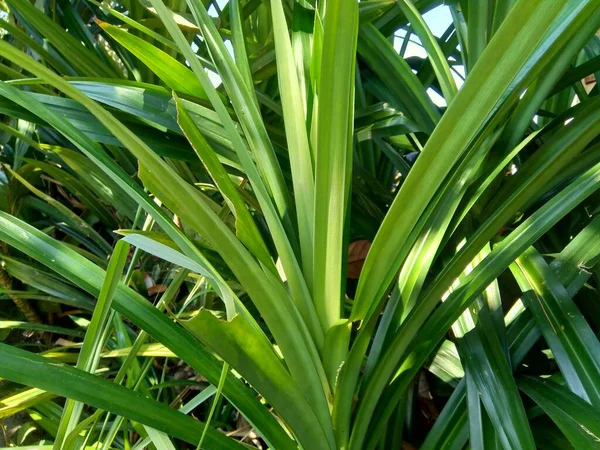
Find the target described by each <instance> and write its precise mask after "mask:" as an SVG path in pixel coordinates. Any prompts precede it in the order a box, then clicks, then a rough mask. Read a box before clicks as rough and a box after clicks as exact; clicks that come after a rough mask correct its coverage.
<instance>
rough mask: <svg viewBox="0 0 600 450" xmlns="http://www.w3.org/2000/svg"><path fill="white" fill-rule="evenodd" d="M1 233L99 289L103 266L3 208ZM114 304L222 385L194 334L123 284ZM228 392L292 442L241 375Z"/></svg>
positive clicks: (277, 437) (270, 433)
mask: <svg viewBox="0 0 600 450" xmlns="http://www.w3.org/2000/svg"><path fill="white" fill-rule="evenodd" d="M0 238H1V239H2V240H3V241H4V242H7V243H8V244H9V245H11V246H14V247H17V248H19V249H21V250H23V251H26V252H27V253H28V254H29V256H31V257H32V258H34V259H38V260H39V261H40V262H42V263H43V264H45V265H47V266H51V267H52V268H53V270H55V271H57V272H58V273H60V274H61V275H63V276H65V277H66V278H67V279H70V280H71V281H73V282H75V283H77V284H78V285H79V286H81V287H82V288H84V289H86V290H88V291H90V292H92V293H93V294H98V293H99V292H100V287H101V284H102V280H103V279H104V271H102V270H101V269H99V268H98V267H97V266H95V265H94V264H92V263H90V262H89V261H87V260H86V259H85V258H83V257H81V256H80V255H78V254H77V253H76V252H74V251H73V250H70V249H68V248H67V247H65V246H63V245H61V244H60V243H58V242H56V241H54V240H53V239H51V238H49V237H48V236H46V235H44V234H42V233H40V232H39V231H38V230H36V229H34V228H33V227H31V226H28V225H26V224H25V223H23V222H19V221H18V220H17V219H14V218H11V216H9V215H7V214H4V213H0ZM114 307H115V310H116V311H118V312H119V313H121V314H123V315H124V316H125V317H128V318H130V319H132V320H135V321H136V323H137V324H138V325H140V326H141V327H142V328H144V329H145V330H146V331H147V332H148V333H149V334H150V335H152V336H154V337H155V338H156V339H158V340H159V342H162V343H163V344H164V345H165V346H167V347H168V348H170V349H171V350H173V351H174V353H175V354H177V355H178V356H179V357H180V358H182V359H184V360H186V361H188V363H189V364H190V365H191V366H192V367H194V368H195V369H197V370H198V371H199V372H201V373H202V374H203V375H204V376H205V377H206V378H207V379H208V380H209V381H210V382H211V383H213V384H214V385H216V384H218V380H219V378H220V373H221V365H220V364H219V363H218V361H216V360H215V359H214V357H213V356H212V355H211V354H210V353H208V352H207V351H206V350H205V349H204V347H200V346H199V342H198V341H197V340H195V339H192V338H191V335H190V334H189V333H187V332H185V331H184V330H183V329H182V328H181V327H178V326H176V325H174V324H173V322H172V321H171V320H169V319H168V318H167V317H166V316H165V315H163V314H162V313H160V312H159V311H158V310H156V309H155V308H154V307H153V306H152V305H151V304H149V303H148V302H147V301H146V300H145V299H143V298H142V297H140V296H139V295H138V294H136V293H135V292H133V291H132V290H131V289H128V288H126V287H125V286H123V285H119V287H118V288H117V292H116V293H115V298H114ZM190 339H191V340H190ZM224 395H226V396H227V397H228V398H229V399H230V400H231V401H232V402H233V403H234V404H237V405H238V407H239V408H240V410H241V411H243V412H244V414H245V417H246V418H247V419H248V420H249V421H250V422H251V423H257V428H258V429H260V430H261V432H262V433H265V437H266V438H267V440H268V441H271V440H273V442H276V443H278V444H277V445H282V446H283V447H282V448H285V446H286V445H288V444H286V442H289V438H288V437H287V435H286V434H285V433H284V432H283V430H282V429H281V427H280V426H279V425H278V424H277V422H275V420H274V419H273V417H272V416H271V415H270V414H269V413H268V411H267V410H266V409H264V406H262V405H261V404H260V403H259V402H258V401H257V400H256V398H255V397H254V396H253V395H252V394H251V393H250V392H249V391H248V390H247V389H246V388H245V387H244V386H243V385H242V384H241V383H240V382H239V380H235V379H233V378H232V377H228V381H227V383H226V384H225V387H224ZM258 424H260V425H258ZM154 428H157V429H160V428H159V427H154ZM199 439H200V435H198V436H197V438H196V440H195V441H194V444H196V443H197V442H198V441H199Z"/></svg>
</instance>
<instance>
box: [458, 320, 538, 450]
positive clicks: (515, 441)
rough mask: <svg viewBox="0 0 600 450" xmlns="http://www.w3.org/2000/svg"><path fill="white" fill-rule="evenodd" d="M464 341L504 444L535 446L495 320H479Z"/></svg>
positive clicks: (467, 362)
mask: <svg viewBox="0 0 600 450" xmlns="http://www.w3.org/2000/svg"><path fill="white" fill-rule="evenodd" d="M481 318H482V317H481V316H480V320H481ZM488 319H489V318H488ZM460 345H461V347H462V348H463V349H464V351H463V352H462V355H463V361H464V363H465V366H466V369H467V373H468V374H469V376H472V377H473V381H474V384H475V386H476V387H477V392H478V393H479V396H480V398H481V401H482V403H483V405H484V406H485V410H486V412H487V414H488V415H489V417H490V419H491V421H492V424H493V425H494V429H495V430H496V433H497V435H498V438H499V439H500V442H502V445H503V447H504V448H522V449H532V450H535V448H536V446H535V442H534V441H533V435H532V434H531V429H530V428H529V422H528V420H527V415H526V414H525V408H524V407H523V403H522V402H521V398H520V396H519V391H518V389H517V385H516V384H515V382H514V379H513V376H512V372H511V368H510V366H509V365H508V362H507V361H506V358H505V356H504V352H503V350H502V347H501V345H500V341H499V340H498V336H497V335H496V333H495V331H494V329H493V326H492V323H491V320H487V321H483V322H481V323H480V324H478V326H476V327H475V329H474V330H473V331H471V332H470V333H467V334H466V335H465V336H464V337H463V339H462V340H461V344H460ZM467 384H468V383H467ZM472 438H473V436H472Z"/></svg>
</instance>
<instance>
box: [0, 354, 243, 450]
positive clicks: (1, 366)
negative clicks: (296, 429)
mask: <svg viewBox="0 0 600 450" xmlns="http://www.w3.org/2000/svg"><path fill="white" fill-rule="evenodd" d="M0 376H2V377H3V378H7V379H9V380H12V381H15V382H17V383H21V384H26V385H32V386H34V387H38V388H40V389H43V390H46V391H49V392H53V393H54V394H56V395H61V396H64V397H68V398H72V399H74V400H77V401H80V402H82V403H86V404H89V405H93V406H95V407H97V408H101V409H104V410H107V411H111V412H113V413H115V414H118V415H121V416H125V417H128V418H130V419H132V420H135V421H137V422H140V423H143V424H145V425H148V426H151V427H152V428H156V429H157V430H160V431H164V432H166V433H169V434H171V435H173V436H176V437H178V438H180V439H183V440H184V441H186V442H189V443H192V444H195V443H196V442H198V440H199V439H200V436H201V434H202V431H203V430H204V427H205V425H204V424H203V423H202V422H199V421H197V420H195V419H193V418H191V417H188V416H186V415H185V414H181V413H180V412H178V411H176V410H174V409H172V408H169V407H168V406H166V405H164V404H162V403H159V402H157V401H155V400H151V399H148V398H146V397H145V396H143V395H142V394H140V393H138V392H134V391H132V390H129V389H126V388H124V387H121V386H118V385H116V384H114V383H111V382H110V381H107V380H105V379H103V378H100V377H96V376H94V375H91V374H88V373H86V372H84V371H82V370H79V369H75V368H72V367H69V366H65V365H63V364H57V363H55V362H52V361H49V360H47V359H46V358H43V357H41V356H38V355H35V354H33V353H29V352H26V351H24V350H20V349H17V348H15V347H12V346H10V345H6V344H3V343H0ZM206 439H207V445H210V448H211V449H213V448H214V449H215V450H216V449H241V448H244V446H242V445H240V444H238V443H237V442H235V441H234V440H232V439H231V438H227V437H225V436H224V435H223V434H221V433H220V432H218V431H216V430H212V429H210V430H208V432H207V435H206Z"/></svg>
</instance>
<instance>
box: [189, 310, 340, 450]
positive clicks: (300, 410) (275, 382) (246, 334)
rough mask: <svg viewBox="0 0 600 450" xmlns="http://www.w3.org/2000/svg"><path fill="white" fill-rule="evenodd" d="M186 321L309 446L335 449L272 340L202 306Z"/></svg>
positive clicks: (300, 441) (301, 441)
mask: <svg viewBox="0 0 600 450" xmlns="http://www.w3.org/2000/svg"><path fill="white" fill-rule="evenodd" d="M182 324H183V325H184V326H185V327H186V328H187V329H188V330H190V332H191V333H192V334H193V335H194V336H196V337H197V338H198V339H199V340H201V341H202V342H204V343H205V344H206V345H207V346H209V347H210V348H212V349H213V350H214V351H215V352H216V353H217V354H219V355H221V357H222V358H223V359H224V360H225V361H226V362H227V363H228V364H229V365H231V367H233V368H234V369H236V370H237V371H238V372H239V373H240V374H242V375H243V376H244V378H245V379H246V380H248V381H249V382H250V383H251V384H252V385H253V386H255V387H256V388H257V389H258V390H259V392H261V393H262V395H263V396H264V397H265V398H266V399H267V400H268V401H269V402H270V403H271V404H272V405H273V407H274V408H275V410H277V411H278V413H279V414H280V415H281V417H282V418H283V420H284V421H285V422H286V423H288V424H289V425H290V427H291V429H292V430H293V432H294V434H296V437H297V438H298V441H299V443H300V444H301V445H302V446H303V447H305V448H334V447H333V443H332V442H331V441H329V442H328V439H329V437H328V436H327V434H326V430H323V428H322V426H321V425H320V424H319V421H318V419H317V417H316V415H315V413H314V411H313V410H312V408H311V406H310V405H309V403H308V402H307V401H306V398H305V397H304V394H303V392H302V391H301V390H300V388H299V387H298V385H297V384H296V382H295V381H294V380H293V379H292V378H291V376H290V374H289V372H288V371H287V370H286V369H285V368H284V366H283V364H282V362H281V360H279V358H278V357H277V356H276V354H275V352H274V351H273V348H272V346H271V345H270V344H269V342H268V341H267V340H266V339H264V337H261V336H260V335H257V334H256V331H255V330H254V329H252V328H250V327H249V326H248V323H247V322H246V321H245V320H244V319H243V318H242V317H240V316H236V317H234V318H233V320H230V321H227V322H224V321H220V320H219V319H217V318H216V317H215V316H214V315H213V314H212V313H211V312H210V311H208V310H205V309H201V310H200V311H199V312H198V314H197V315H196V316H195V317H194V318H193V319H191V320H189V321H184V322H182Z"/></svg>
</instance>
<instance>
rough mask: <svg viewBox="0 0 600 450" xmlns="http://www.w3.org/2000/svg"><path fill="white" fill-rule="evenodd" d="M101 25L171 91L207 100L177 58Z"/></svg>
mask: <svg viewBox="0 0 600 450" xmlns="http://www.w3.org/2000/svg"><path fill="white" fill-rule="evenodd" d="M99 25H100V26H101V27H102V29H103V30H105V31H106V32H107V33H108V34H109V35H110V36H111V37H112V38H113V39H115V40H116V41H117V42H119V43H120V44H121V45H123V46H124V47H125V48H126V49H127V50H129V51H130V52H131V53H133V54H134V55H135V56H136V57H137V58H139V59H140V60H141V61H142V62H143V63H144V64H146V65H147V66H148V68H150V70H152V71H153V72H154V73H156V75H157V76H158V77H159V78H160V79H161V80H162V81H163V82H164V83H165V84H166V85H167V86H169V87H170V88H171V89H173V90H175V91H177V92H181V93H184V94H189V95H193V96H195V97H198V98H203V99H206V94H205V93H204V89H203V88H202V86H201V85H200V83H198V80H197V79H196V77H195V76H194V73H193V72H192V71H191V70H189V69H188V68H187V67H185V66H184V65H183V64H181V63H180V62H179V61H177V60H176V59H175V58H172V57H171V56H169V55H168V54H167V53H165V52H162V51H160V50H159V49H158V48H156V47H155V46H154V45H152V44H150V43H148V42H146V41H144V40H143V39H140V38H138V37H137V36H135V35H133V34H131V33H129V32H127V31H125V30H121V29H120V28H118V27H115V26H113V25H110V24H108V23H106V22H100V23H99Z"/></svg>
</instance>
